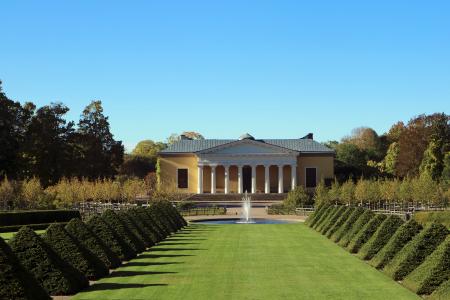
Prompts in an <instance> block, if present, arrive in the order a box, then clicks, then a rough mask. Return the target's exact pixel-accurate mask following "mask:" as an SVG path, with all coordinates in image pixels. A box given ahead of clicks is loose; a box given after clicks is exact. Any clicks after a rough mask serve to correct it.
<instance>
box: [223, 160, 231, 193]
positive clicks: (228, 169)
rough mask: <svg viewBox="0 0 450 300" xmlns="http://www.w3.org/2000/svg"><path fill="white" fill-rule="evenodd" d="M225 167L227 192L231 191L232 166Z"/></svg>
mask: <svg viewBox="0 0 450 300" xmlns="http://www.w3.org/2000/svg"><path fill="white" fill-rule="evenodd" d="M224 168H225V185H224V186H225V191H224V192H225V194H228V193H229V192H230V175H229V174H230V166H224Z"/></svg>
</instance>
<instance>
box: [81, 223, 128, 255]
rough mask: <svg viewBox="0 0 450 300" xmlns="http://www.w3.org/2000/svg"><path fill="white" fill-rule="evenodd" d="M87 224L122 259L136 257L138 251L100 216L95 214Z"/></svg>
mask: <svg viewBox="0 0 450 300" xmlns="http://www.w3.org/2000/svg"><path fill="white" fill-rule="evenodd" d="M86 225H87V226H88V227H89V229H91V230H92V232H93V233H95V234H96V235H97V236H98V237H99V238H100V239H101V240H102V242H103V243H104V244H105V245H106V246H107V247H108V248H109V249H111V251H112V252H114V253H115V254H116V255H117V256H118V257H119V259H120V260H130V259H132V258H134V257H136V252H134V250H133V249H132V248H131V247H130V246H128V244H127V243H125V242H124V241H123V240H122V238H121V237H120V236H119V235H117V234H116V233H115V231H114V230H113V229H112V228H111V227H110V226H109V225H108V224H107V223H106V222H105V221H104V220H103V218H102V217H100V216H93V217H92V218H90V219H89V220H88V221H87V222H86Z"/></svg>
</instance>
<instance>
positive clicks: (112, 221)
mask: <svg viewBox="0 0 450 300" xmlns="http://www.w3.org/2000/svg"><path fill="white" fill-rule="evenodd" d="M102 218H103V220H105V222H106V223H108V225H109V226H110V227H111V228H114V231H115V233H116V234H117V235H118V236H120V237H121V239H122V241H123V242H124V243H125V244H127V246H129V247H130V248H131V249H133V252H134V253H135V254H136V253H141V252H142V251H144V250H145V245H144V242H143V241H141V240H140V239H139V238H138V237H137V236H136V235H134V234H133V232H132V231H131V230H130V229H129V228H128V227H127V226H126V225H125V223H123V222H122V220H121V219H120V218H119V217H118V216H117V214H116V213H115V212H114V211H112V210H110V209H108V210H106V211H105V212H104V213H103V214H102Z"/></svg>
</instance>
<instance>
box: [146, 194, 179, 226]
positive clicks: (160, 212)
mask: <svg viewBox="0 0 450 300" xmlns="http://www.w3.org/2000/svg"><path fill="white" fill-rule="evenodd" d="M147 210H153V211H155V212H156V214H157V218H158V219H157V220H160V221H162V222H165V223H166V225H167V227H168V228H169V229H170V233H173V232H176V231H177V230H178V225H177V223H176V221H175V220H174V219H173V218H172V217H171V216H170V215H169V212H168V210H167V207H164V206H163V205H162V203H161V201H156V202H154V203H153V204H152V205H151V206H150V207H148V208H147Z"/></svg>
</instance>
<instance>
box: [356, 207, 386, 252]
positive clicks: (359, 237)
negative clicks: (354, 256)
mask: <svg viewBox="0 0 450 300" xmlns="http://www.w3.org/2000/svg"><path fill="white" fill-rule="evenodd" d="M386 218H387V217H386V215H383V214H379V215H375V216H374V217H373V218H372V219H371V220H370V221H369V223H367V224H365V225H364V226H363V228H362V229H361V230H360V231H359V232H358V233H357V234H356V235H355V236H354V237H353V239H352V240H351V241H350V243H349V244H348V246H347V249H348V250H349V251H350V253H358V251H359V249H361V247H362V246H363V245H364V244H365V243H366V242H367V241H368V240H369V239H370V238H371V237H372V235H373V234H374V233H375V231H377V229H378V227H379V226H380V225H381V223H383V221H384V220H385V219H386Z"/></svg>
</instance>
